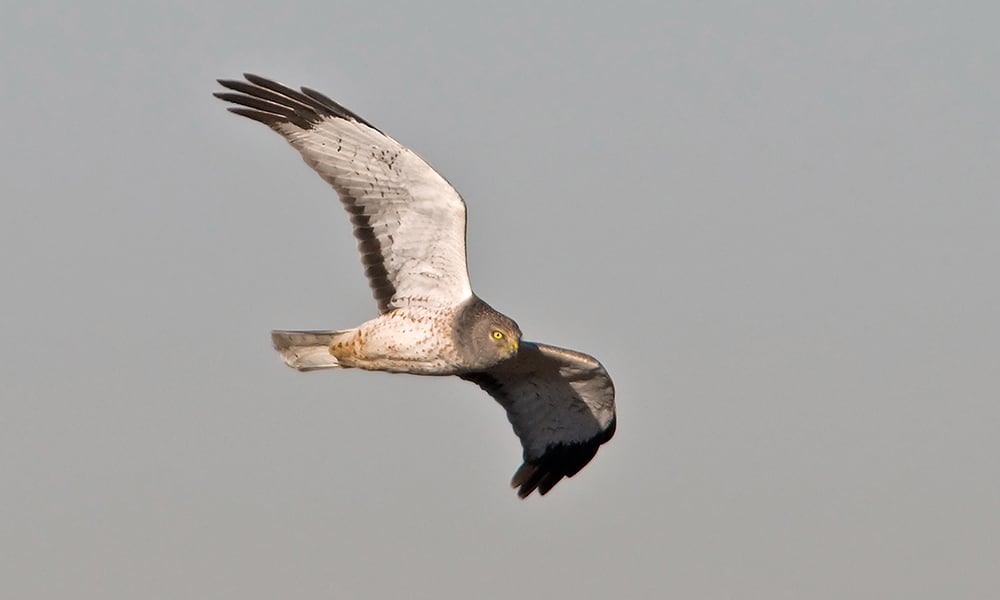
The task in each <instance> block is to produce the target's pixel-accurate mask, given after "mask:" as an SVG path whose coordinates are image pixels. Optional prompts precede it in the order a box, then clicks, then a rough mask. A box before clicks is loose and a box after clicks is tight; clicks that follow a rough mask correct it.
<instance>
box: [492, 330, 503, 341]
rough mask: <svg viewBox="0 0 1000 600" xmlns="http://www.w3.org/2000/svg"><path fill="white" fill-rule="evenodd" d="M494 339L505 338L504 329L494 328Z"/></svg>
mask: <svg viewBox="0 0 1000 600" xmlns="http://www.w3.org/2000/svg"><path fill="white" fill-rule="evenodd" d="M493 339H495V340H502V339H503V332H502V331H496V330H494V331H493Z"/></svg>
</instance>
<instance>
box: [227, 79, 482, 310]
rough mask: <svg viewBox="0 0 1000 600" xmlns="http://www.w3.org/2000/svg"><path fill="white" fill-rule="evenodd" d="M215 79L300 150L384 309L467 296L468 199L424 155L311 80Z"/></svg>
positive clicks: (248, 113)
mask: <svg viewBox="0 0 1000 600" xmlns="http://www.w3.org/2000/svg"><path fill="white" fill-rule="evenodd" d="M244 77H246V81H232V80H222V79H220V80H219V83H220V84H221V85H222V86H223V87H226V88H229V89H230V90H233V92H218V93H216V94H215V96H216V97H218V98H221V99H223V100H225V101H227V102H232V103H234V104H238V105H240V106H237V107H230V108H229V110H230V111H232V112H234V113H236V114H238V115H243V116H244V117H249V118H251V119H254V120H255V121H260V122H261V123H264V124H265V125H267V126H268V127H270V128H271V129H273V130H275V131H277V132H278V133H280V134H281V135H282V136H283V137H284V138H285V139H286V140H288V142H289V143H290V144H291V145H292V146H294V147H295V149H296V150H298V151H299V152H300V153H301V154H302V158H303V160H305V162H306V164H308V165H309V166H310V167H312V168H313V169H314V170H315V171H316V172H317V173H319V176H320V177H322V178H323V180H324V181H326V182H327V183H329V184H330V185H331V186H333V189H335V190H337V193H338V194H339V195H340V199H341V201H342V202H343V204H344V208H346V209H347V212H348V213H350V215H351V223H352V224H353V225H354V236H355V237H356V238H357V239H358V250H359V251H360V252H361V262H362V264H363V265H364V267H365V275H367V277H368V283H369V285H370V286H371V288H372V295H373V296H374V297H375V301H376V302H377V303H378V308H379V311H380V312H383V313H385V312H388V311H390V310H392V309H394V308H399V307H401V306H406V305H408V304H411V303H426V304H434V305H454V304H457V303H459V302H461V301H462V300H464V299H465V298H468V297H469V296H471V295H472V288H471V286H470V285H469V274H468V268H467V266H466V261H465V203H464V202H463V201H462V198H461V196H459V195H458V192H456V191H455V188H453V187H451V185H450V184H449V183H448V182H447V181H445V180H444V178H443V177H441V176H440V175H439V174H438V173H437V172H436V171H435V170H434V169H432V168H431V166H430V165H428V164H427V163H426V162H424V160H423V159H421V158H420V157H419V156H417V155H416V154H414V153H413V152H412V151H411V150H409V149H408V148H405V147H403V146H402V145H401V144H399V142H397V141H396V140H394V139H392V138H390V137H389V136H387V135H385V134H383V133H382V132H381V131H379V130H378V129H375V127H373V126H372V125H371V124H369V123H368V122H367V121H365V120H364V119H362V118H361V117H359V116H358V115H356V114H354V113H353V112H351V111H349V110H347V109H346V108H344V107H343V106H341V105H339V104H337V103H336V102H334V101H333V100H331V99H329V98H327V97H326V96H324V95H323V94H320V93H319V92H316V91H313V90H311V89H308V88H302V91H301V92H299V91H296V90H293V89H291V88H289V87H286V86H284V85H282V84H280V83H276V82H274V81H271V80H269V79H265V78H263V77H260V76H257V75H251V74H245V75H244Z"/></svg>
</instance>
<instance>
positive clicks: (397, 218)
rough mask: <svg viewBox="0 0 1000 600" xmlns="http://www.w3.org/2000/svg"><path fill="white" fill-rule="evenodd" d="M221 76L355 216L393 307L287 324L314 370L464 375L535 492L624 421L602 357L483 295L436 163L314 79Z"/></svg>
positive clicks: (298, 357)
mask: <svg viewBox="0 0 1000 600" xmlns="http://www.w3.org/2000/svg"><path fill="white" fill-rule="evenodd" d="M244 77H245V79H244V80H229V79H220V80H218V81H219V84H221V85H222V87H224V88H226V89H227V90H230V91H225V92H217V93H216V94H215V96H216V97H218V98H220V99H222V100H225V101H226V102H230V103H232V104H234V105H236V106H230V107H229V110H230V111H231V112H234V113H236V114H238V115H242V116H244V117H248V118H250V119H253V120H255V121H259V122H261V123H263V124H265V125H267V126H268V127H270V128H271V129H273V130H274V131H276V132H277V133H278V134H280V135H281V136H282V137H283V138H285V140H287V141H288V143H290V144H291V145H292V146H293V147H294V148H295V149H296V150H298V151H299V153H300V154H301V155H302V158H303V160H305V162H306V164H308V165H309V166H310V167H312V168H313V170H315V171H316V173H317V174H318V175H319V176H320V177H322V178H323V180H324V181H326V182H327V183H328V184H330V185H331V186H332V187H333V189H334V190H336V192H337V194H338V195H339V196H340V200H341V202H342V203H343V205H344V208H345V209H346V210H347V212H348V214H349V215H350V219H351V223H352V225H353V228H354V236H355V238H357V242H358V250H359V252H360V253H361V262H362V264H363V265H364V270H365V275H366V276H367V277H368V283H369V285H370V286H371V289H372V295H373V296H374V297H375V302H376V304H377V305H378V310H379V316H377V317H375V318H374V319H372V320H370V321H367V322H365V323H362V324H361V325H359V326H357V327H354V328H351V329H341V330H336V331H334V330H327V331H273V332H272V333H271V339H272V342H273V344H274V348H275V349H276V350H277V351H278V352H279V353H280V354H281V357H282V358H283V359H284V361H285V363H286V364H288V366H290V367H292V368H295V369H298V370H300V371H314V370H320V369H347V368H358V369H366V370H369V371H387V372H391V373H411V374H415V375H456V376H458V377H461V378H462V379H465V380H468V381H471V382H473V383H475V384H477V385H478V386H479V387H481V388H483V389H484V390H485V391H486V392H487V393H488V394H489V395H490V396H492V397H493V398H494V399H496V400H497V402H499V403H500V405H501V406H502V407H503V408H504V410H505V411H506V412H507V417H508V419H509V420H510V422H511V425H513V428H514V433H515V434H517V436H518V438H520V440H521V445H522V446H523V448H524V453H523V461H524V462H523V464H522V465H521V466H520V468H518V469H517V471H516V472H515V473H514V476H513V478H512V479H511V487H513V488H516V489H517V494H518V495H519V496H520V497H521V498H526V497H528V496H529V495H530V494H531V493H532V492H533V491H535V490H536V489H537V490H538V492H539V493H540V494H542V495H544V494H545V493H547V492H548V491H549V490H551V489H552V487H553V486H554V485H556V484H557V483H558V482H559V481H560V480H562V479H563V478H564V477H572V476H573V475H575V474H576V473H577V472H578V471H579V470H580V469H582V468H583V467H584V466H585V465H586V464H587V463H589V462H590V460H591V459H592V458H593V457H594V455H595V454H596V453H597V449H598V448H599V447H600V446H601V444H603V443H605V442H607V441H608V440H610V439H611V437H612V436H613V435H614V432H615V422H616V419H615V392H614V386H613V384H612V383H611V378H610V377H609V376H608V373H607V371H606V370H605V369H604V367H603V366H602V365H601V363H599V362H598V361H597V360H596V359H595V358H593V357H592V356H588V355H586V354H583V353H580V352H576V351H573V350H566V349H563V348H557V347H555V346H549V345H547V344H541V343H536V342H528V341H525V340H522V339H521V330H520V328H519V327H518V326H517V323H515V322H514V321H513V320H512V319H510V318H509V317H507V316H505V315H503V314H501V313H499V312H497V311H496V310H494V309H493V308H492V307H491V306H490V305H488V304H486V302H484V301H482V300H481V299H479V297H477V296H476V295H475V294H474V293H473V292H472V286H471V285H470V283H469V274H468V267H467V265H466V252H465V231H466V228H465V223H466V214H465V202H464V201H463V200H462V197H461V196H459V194H458V192H457V191H455V189H454V188H453V187H452V186H451V185H450V184H449V183H448V182H447V181H445V179H444V178H443V177H441V175H439V174H438V173H437V172H436V171H435V170H434V169H433V168H431V166H430V165H428V164H427V163H426V162H425V161H424V160H423V159H421V158H420V157H419V156H417V155H416V154H415V153H413V152H412V151H411V150H409V149H408V148H406V147H404V146H402V145H401V144H400V143H399V142H397V141H396V140H394V139H392V138H391V137H389V136H387V135H385V134H384V133H382V132H381V131H379V130H378V129H377V128H376V127H375V126H373V125H372V124H371V123H369V122H368V121H366V120H364V119H363V118H361V117H360V116H358V115H357V114H355V113H353V112H351V111H350V110H348V109H346V108H344V107H343V106H341V105H340V104H338V103H337V102H335V101H333V100H331V99H330V98H328V97H326V96H324V95H323V94H321V93H319V92H316V91H314V90H312V89H309V88H305V87H303V88H301V89H300V90H298V91H297V90H294V89H292V88H290V87H287V86H285V85H282V84H280V83H277V82H274V81H271V80H270V79H266V78H264V77H260V76H258V75H252V74H249V73H248V74H245V75H244Z"/></svg>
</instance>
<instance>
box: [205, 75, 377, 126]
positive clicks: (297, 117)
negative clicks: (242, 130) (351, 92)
mask: <svg viewBox="0 0 1000 600" xmlns="http://www.w3.org/2000/svg"><path fill="white" fill-rule="evenodd" d="M243 77H244V79H245V80H244V81H238V80H235V79H216V82H218V84H219V85H221V86H222V87H224V88H226V89H229V90H233V91H234V92H237V93H236V94H231V93H230V94H228V95H224V96H220V95H219V94H218V93H216V94H214V95H215V97H216V98H220V99H222V100H224V101H226V102H232V103H234V104H241V105H243V106H247V107H249V108H251V109H254V112H251V111H233V112H235V113H236V114H239V115H243V116H247V117H250V118H252V119H254V120H257V121H261V122H262V123H266V124H267V125H269V126H271V127H274V126H276V125H278V124H280V123H282V122H288V123H292V124H293V125H295V126H297V127H301V128H302V129H310V128H312V127H313V126H315V124H316V123H319V122H321V121H322V120H323V119H325V118H329V117H334V118H340V119H345V120H349V121H354V122H357V123H360V124H363V125H366V126H368V127H371V128H372V129H375V130H376V131H378V129H377V128H376V127H375V126H374V125H372V124H371V123H369V122H368V121H366V120H364V119H363V118H361V117H360V116H359V115H357V114H356V113H354V112H352V111H350V110H349V109H347V108H345V107H344V106H342V105H341V104H339V103H337V102H335V101H334V100H332V99H330V98H329V97H328V96H325V95H323V94H321V93H319V92H317V91H315V90H312V89H310V88H301V90H302V91H298V90H295V89H292V88H291V87H289V86H287V85H285V84H283V83H278V82H277V81H274V80H272V79H268V78H267V77H262V76H260V75H257V74H255V73H244V74H243ZM251 114H252V115H253V116H251ZM266 114H270V115H272V117H271V118H269V119H268V120H266V121H265V120H264V119H263V118H262V115H266Z"/></svg>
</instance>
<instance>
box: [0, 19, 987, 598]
mask: <svg viewBox="0 0 1000 600" xmlns="http://www.w3.org/2000/svg"><path fill="white" fill-rule="evenodd" d="M29 4H30V6H29ZM139 4H141V3H125V2H121V3H118V2H93V3H87V4H86V7H84V4H81V3H76V2H73V3H70V2H65V3H42V4H37V3H27V2H22V3H19V5H17V6H14V7H12V8H7V9H6V10H5V14H4V18H3V19H2V20H0V40H2V41H0V74H2V76H3V82H4V85H3V87H4V91H3V93H2V94H0V107H2V108H3V113H4V116H5V131H4V134H3V136H2V138H0V158H2V164H3V177H2V178H0V197H2V199H3V207H4V210H3V214H4V218H3V219H0V276H2V278H3V281H5V282H6V285H5V286H4V293H3V310H2V311H0V326H2V331H3V332H4V335H5V339H6V343H4V344H3V345H2V347H0V382H2V396H3V401H2V412H0V514H3V518H2V519H0V591H2V592H3V593H2V595H3V596H4V597H10V598H69V597H71V598H101V599H108V598H239V599H241V600H247V599H255V598H262V599H263V598H276V597H282V598H338V599H339V598H428V599H430V598H434V599H437V598H463V599H465V598H477V599H478V598H483V599H492V598H510V597H521V598H534V597H539V598H541V597H549V598H578V599H589V598H609V597H615V598H651V597H678V598H713V599H714V598H767V599H769V600H770V599H781V598H789V599H792V598H794V599H801V598H831V599H834V598H836V599H840V598H885V597H896V598H903V597H905V598H943V597H948V598H984V597H990V596H996V595H997V594H1000V510H998V508H997V507H998V506H1000V477H998V476H997V456H1000V393H998V392H1000V341H998V340H1000V283H998V278H997V269H998V264H1000V235H998V232H1000V185H998V183H997V182H998V178H997V168H998V165H1000V119H998V112H997V107H998V106H1000V78H998V77H997V65H998V64H1000V42H998V41H997V35H996V23H997V20H998V17H1000V14H998V13H1000V10H998V9H996V8H993V7H992V5H991V4H989V3H981V4H979V6H980V8H974V7H975V6H976V4H975V3H967V4H965V5H964V6H965V8H961V9H960V8H955V5H951V4H946V3H943V2H941V3H930V2H907V3H902V2H901V3H894V4H881V5H874V4H870V3H844V2H818V3H808V6H806V4H807V3H770V5H769V7H766V8H762V7H756V6H753V5H752V3H751V4H748V3H732V4H730V3H726V4H720V3H711V4H710V3H702V2H690V3H672V4H671V3H656V5H655V7H653V6H650V7H642V8H640V7H638V6H634V7H633V8H624V7H618V8H614V9H611V8H607V9H597V8H585V7H582V6H580V5H576V4H573V5H571V4H568V3H567V4H564V5H562V6H556V5H554V4H552V5H545V6H540V5H535V4H529V3H524V4H517V3H510V2H505V3H502V4H496V5H495V6H494V7H492V8H483V7H480V6H473V5H472V4H471V3H454V5H452V6H446V5H445V4H444V3H439V4H437V5H436V8H433V9H432V8H427V7H424V8H418V7H417V6H416V5H410V4H408V3H400V2H392V3H386V2H382V3H370V2H369V3H362V2H356V3H346V4H345V3H340V2H323V3H312V4H306V3H297V2H289V3H285V4H280V5H279V4H274V3H255V2H246V1H241V2H219V3H214V4H203V3H200V2H199V3H194V2H191V3H177V2H170V3H166V2H164V3H145V4H146V6H144V7H141V8H140V7H139V6H138V5H139ZM650 4H651V5H652V3H650ZM243 71H252V72H257V73H260V74H263V75H267V76H271V77H274V78H276V79H278V80H281V81H284V82H286V83H289V84H294V85H308V86H310V87H313V88H316V89H319V90H321V91H323V92H325V93H327V94H328V95H330V96H332V97H334V98H336V99H338V100H339V101H341V102H342V103H344V104H345V105H346V106H348V107H349V108H351V109H353V110H355V111H356V112H358V113H359V114H361V115H363V116H364V117H365V118H367V119H368V120H370V121H372V122H373V123H375V124H376V125H377V126H379V127H380V128H381V129H383V130H384V131H386V132H388V133H390V135H392V136H394V137H395V138H397V139H398V140H400V141H401V142H403V143H404V144H406V145H408V146H410V147H411V148H413V149H414V150H416V151H417V152H418V153H420V154H421V155H422V156H424V157H425V158H426V159H427V160H428V161H430V162H431V163H432V164H434V165H435V167H436V168H438V169H439V170H440V171H441V172H442V174H443V175H444V176H445V177H447V178H448V179H449V180H450V181H451V182H452V183H453V184H454V185H455V186H456V187H457V188H458V189H459V191H460V192H461V193H462V194H463V196H464V197H465V199H466V201H467V202H468V205H469V214H470V223H469V240H470V249H469V261H470V269H471V274H472V280H473V285H474V286H475V288H476V291H477V292H478V294H479V295H480V296H482V297H483V298H485V299H486V300H487V301H488V302H490V303H491V304H492V305H494V306H495V307H497V308H498V309H500V310H501V311H503V312H505V313H507V314H509V315H511V316H512V317H514V318H515V319H516V320H517V321H518V322H519V324H520V326H521V328H522V329H523V330H524V332H525V337H526V338H527V339H533V340H539V341H545V342H549V343H553V344H557V345H561V346H567V347H571V348H577V349H579V350H582V351H585V352H589V353H591V354H594V355H596V356H597V357H599V358H600V359H601V360H602V362H603V363H604V364H605V365H606V366H607V368H608V370H609V371H610V372H611V374H612V376H613V377H614V379H615V383H616V387H617V390H618V407H619V427H618V433H617V435H616V437H615V438H614V440H613V441H612V442H611V443H610V444H608V445H607V446H605V447H604V448H602V450H601V451H600V452H599V453H598V456H597V458H596V459H595V460H594V462H593V463H591V465H589V466H588V467H587V468H586V469H584V470H583V471H582V472H581V473H580V474H579V475H578V476H577V477H575V478H573V479H571V480H567V481H564V482H562V483H560V484H559V485H558V486H557V487H556V488H555V489H554V490H553V492H552V493H551V494H549V495H548V496H546V497H545V498H539V497H532V498H530V499H529V500H527V501H519V500H518V499H517V497H516V495H515V494H514V492H513V491H511V490H510V489H509V488H508V487H507V481H508V479H509V477H510V475H511V474H512V473H513V471H514V469H515V468H516V467H517V466H518V465H519V464H520V462H519V459H520V447H519V445H518V442H517V440H516V438H515V437H514V436H513V434H512V432H511V431H510V426H509V424H508V423H507V421H506V419H505V418H504V415H503V412H502V411H501V410H500V408H499V407H498V406H497V405H496V404H495V403H493V401H492V400H490V399H489V398H488V397H487V396H486V395H485V394H483V393H481V392H480V391H479V390H478V389H477V388H475V387H474V386H472V385H470V384H467V383H464V382H461V381H458V380H452V379H433V378H425V379H421V378H415V377H410V378H408V377H403V376H392V375H385V374H372V373H358V372H343V373H329V372H328V373H316V374H309V375H302V374H298V373H295V372H293V371H292V370H290V369H287V368H286V367H284V366H283V365H282V364H281V361H280V359H279V358H278V357H277V356H276V355H275V354H274V352H273V351H272V350H271V348H270V345H269V335H268V334H269V331H270V330H271V329H272V328H302V329H309V328H339V327H349V326H353V325H355V324H357V323H359V322H361V321H363V320H365V319H367V318H370V317H371V316H373V315H374V314H375V306H374V303H373V301H372V300H371V296H370V293H369V291H368V289H367V285H366V282H365V280H364V278H363V276H362V270H361V267H360V264H359V262H358V259H357V255H356V252H355V249H354V241H353V239H352V238H351V235H350V229H349V225H348V221H347V218H346V216H345V215H344V214H343V211H342V209H341V208H340V206H339V204H338V202H337V201H336V198H335V196H334V194H333V192H332V191H331V190H329V189H328V188H327V187H326V185H325V184H324V183H323V182H322V181H321V180H320V179H319V178H318V177H316V176H315V175H314V174H313V173H312V172H311V171H310V170H309V169H308V168H307V167H306V166H305V165H304V164H303V163H302V161H301V160H300V159H299V158H298V157H297V156H296V153H295V152H294V151H293V150H292V149H291V148H290V147H288V146H287V144H285V143H284V142H283V141H282V140H281V139H280V138H279V137H278V136H277V135H274V134H273V133H272V132H270V131H268V130H267V129H266V128H264V127H262V126H260V125H258V124H255V123H252V122H249V121H246V120H242V119H239V118H236V117H234V116H232V115H229V114H228V113H226V111H225V110H224V109H225V106H224V104H223V103H222V102H219V101H218V100H215V99H213V98H212V97H211V93H212V92H213V91H215V90H216V89H217V86H216V85H215V83H214V79H215V78H217V77H237V76H239V74H240V73H242V72H243Z"/></svg>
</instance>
